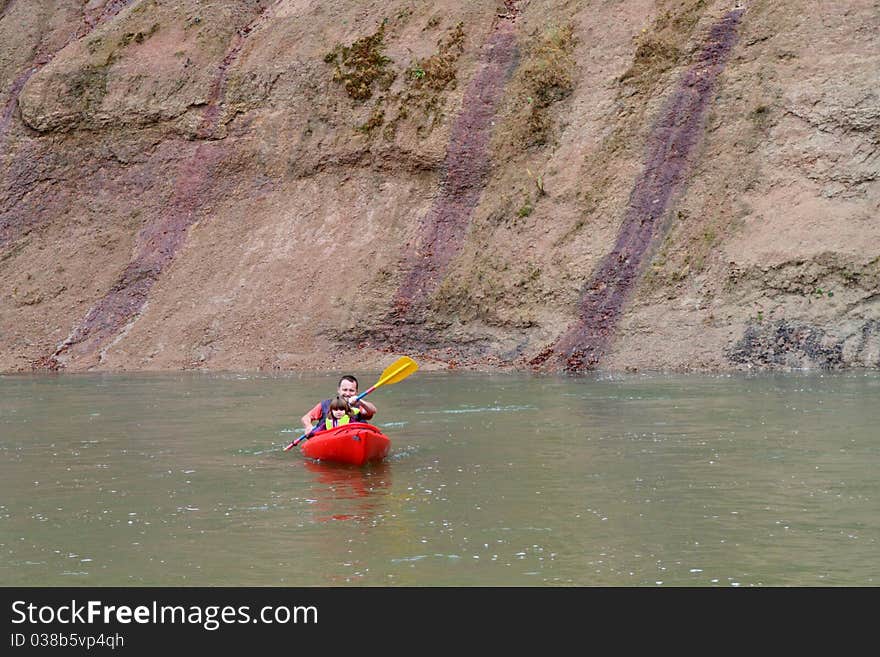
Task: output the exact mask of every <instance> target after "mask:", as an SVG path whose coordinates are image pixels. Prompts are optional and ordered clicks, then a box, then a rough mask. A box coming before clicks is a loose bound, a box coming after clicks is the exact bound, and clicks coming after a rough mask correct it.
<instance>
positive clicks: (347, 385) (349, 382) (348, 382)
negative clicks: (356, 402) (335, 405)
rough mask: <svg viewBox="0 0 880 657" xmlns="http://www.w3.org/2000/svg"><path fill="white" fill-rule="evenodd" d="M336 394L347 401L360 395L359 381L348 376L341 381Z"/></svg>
mask: <svg viewBox="0 0 880 657" xmlns="http://www.w3.org/2000/svg"><path fill="white" fill-rule="evenodd" d="M336 394H337V395H339V396H340V397H344V398H345V399H349V398H351V397H355V396H356V395H357V394H358V380H357V379H356V378H355V377H353V376H352V375H351V374H346V375H345V376H343V377H342V378H341V379H339V385H338V386H337V387H336Z"/></svg>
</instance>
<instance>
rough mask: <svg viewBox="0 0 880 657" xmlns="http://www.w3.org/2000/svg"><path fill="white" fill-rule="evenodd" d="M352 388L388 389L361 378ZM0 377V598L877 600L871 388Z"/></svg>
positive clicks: (721, 379)
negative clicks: (330, 405) (661, 596)
mask: <svg viewBox="0 0 880 657" xmlns="http://www.w3.org/2000/svg"><path fill="white" fill-rule="evenodd" d="M360 378H361V388H362V389H366V387H367V386H368V385H370V384H372V383H374V382H375V380H376V379H377V378H378V375H377V374H375V373H366V374H362V375H360ZM335 384H336V377H335V376H329V375H328V376H325V375H302V376H298V375H286V376H285V375H259V374H231V373H230V374H211V375H204V374H189V373H187V374H162V375H130V376H129V375H112V376H111V375H66V376H0V468H2V470H0V585H3V586H40V585H47V586H70V585H73V586H77V585H89V586H110V585H113V586H146V585H156V586H177V585H182V586H191V585H192V586H194V585H212V586H213V585H232V586H244V585H257V586H260V585H273V586H449V585H465V586H471V585H482V586H571V585H575V586H600V585H601V586H651V587H654V586H684V585H686V586H725V587H727V586H843V585H847V586H876V585H878V583H880V490H878V488H880V486H878V482H877V473H878V472H880V436H878V434H880V432H878V427H880V403H878V401H880V374H878V373H876V372H867V373H865V372H860V373H845V374H824V375H823V374H789V375H762V376H744V375H743V376H696V375H693V376H668V375H659V374H658V375H625V376H602V375H596V376H593V377H585V378H578V379H572V378H555V377H550V378H544V377H531V376H525V375H523V376H518V375H482V374H457V373H431V372H422V371H419V372H417V373H416V374H414V375H412V376H411V377H409V378H408V379H406V380H405V381H402V382H400V383H397V384H394V385H389V386H384V387H381V388H379V389H378V390H376V391H375V392H374V393H373V394H372V395H371V397H370V400H371V401H373V402H374V403H376V405H377V406H378V407H379V414H378V415H377V416H376V418H375V423H376V424H377V425H378V426H380V427H382V428H383V429H384V431H385V432H386V433H387V434H388V435H389V437H390V438H391V439H392V452H391V455H390V457H389V458H388V459H387V460H386V462H384V463H382V464H380V465H374V466H372V467H366V468H363V469H358V468H351V467H346V466H335V465H330V464H320V463H313V462H309V461H306V460H305V459H303V457H302V456H301V455H300V454H299V453H298V450H292V451H290V452H283V451H282V447H283V446H284V445H285V444H287V443H288V442H289V441H290V440H291V439H292V438H294V437H296V436H297V435H299V433H300V431H299V428H300V424H299V420H298V418H299V417H300V416H301V415H302V414H303V413H305V412H306V411H307V410H308V409H309V408H310V407H311V406H312V405H313V404H314V403H315V402H317V401H318V400H319V399H321V398H322V397H326V396H328V395H329V394H330V393H331V392H332V391H333V389H334V388H335Z"/></svg>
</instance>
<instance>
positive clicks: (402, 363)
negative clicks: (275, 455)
mask: <svg viewBox="0 0 880 657" xmlns="http://www.w3.org/2000/svg"><path fill="white" fill-rule="evenodd" d="M417 369H419V366H418V364H417V363H416V361H414V360H413V359H412V358H410V357H409V356H401V357H400V358H398V359H397V360H396V361H394V362H393V363H391V365H389V366H388V367H386V368H385V369H384V370H383V371H382V376H380V377H379V380H378V381H376V383H375V384H374V385H372V386H370V387H369V388H368V389H367V390H364V391H363V392H362V393H361V394H359V395H358V396H357V397H355V398H354V400H352V402H351V403H352V404H355V403H357V402H359V401H360V400H361V399H363V398H364V397H366V396H367V395H369V394H370V393H371V392H373V391H374V390H375V389H376V388H378V387H379V386H384V385H385V384H387V383H399V382H400V381H403V380H404V379H405V378H406V377H408V376H409V375H410V374H412V373H413V372H415V371H416V370H417ZM318 426H321V425H320V424H319V425H318ZM315 428H316V429H317V426H316V427H315ZM314 431H315V429H312V430H311V431H310V432H308V433H304V434H303V435H301V436H300V437H299V438H297V439H296V440H293V441H291V443H290V444H289V445H288V446H287V447H285V448H284V451H285V452H286V451H288V450H290V449H292V448H294V447H296V446H297V445H299V444H300V442H302V441H303V440H304V439H305V438H307V437H308V436H311V435H312V433H314Z"/></svg>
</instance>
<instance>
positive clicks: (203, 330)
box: [0, 0, 880, 372]
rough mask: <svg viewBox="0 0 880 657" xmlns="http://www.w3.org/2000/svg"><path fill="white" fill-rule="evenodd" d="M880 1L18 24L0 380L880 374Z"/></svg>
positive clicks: (13, 3)
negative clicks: (162, 374)
mask: <svg viewBox="0 0 880 657" xmlns="http://www.w3.org/2000/svg"><path fill="white" fill-rule="evenodd" d="M878 71H880V11H878V6H877V4H876V1H875V0H844V1H842V2H836V3H814V2H807V1H806V0H803V1H794V0H791V1H783V2H770V1H769V0H765V1H760V0H756V1H755V2H743V3H735V2H713V1H710V0H678V1H674V0H657V1H648V0H627V1H618V0H605V1H601V0H600V1H595V2H586V1H583V0H581V1H576V0H570V1H568V2H550V1H549V0H548V1H542V0H530V1H526V0H520V1H516V2H514V1H506V2H505V1H491V2H488V1H487V2H482V1H481V2H453V1H447V0H440V1H439V2H433V3H412V2H391V1H374V2H359V3H349V2H334V1H323V2H318V1H317V0H314V1H312V0H248V1H233V0H217V1H215V2H212V3H204V2H197V1H196V0H177V1H171V0H90V1H89V2H86V3H83V2H80V1H78V0H58V1H53V2H49V1H48V0H28V1H27V2H25V1H24V0H6V1H5V2H0V112H2V113H0V146H2V149H0V281H2V283H0V371H31V370H32V369H38V370H50V371H56V370H64V371H82V370H91V369H99V370H162V369H181V368H183V369H187V368H196V369H266V370H271V369H275V370H278V369H282V370H284V369H301V368H307V369H339V368H346V369H351V368H352V367H354V368H357V369H361V368H363V369H369V368H381V367H383V366H384V365H385V364H387V363H388V362H390V360H391V359H392V358H393V357H394V356H395V355H398V354H402V353H406V354H408V355H411V356H413V357H414V358H416V359H417V360H419V361H420V363H422V364H423V367H426V368H446V367H465V368H480V369H493V368H517V369H529V370H532V369H534V370H538V371H551V372H554V371H569V372H583V371H588V370H590V369H594V368H599V369H608V370H625V369H630V370H632V369H639V370H643V369H665V370H693V369H697V370H717V371H723V370H735V369H748V368H783V369H784V368H792V367H794V368H800V367H809V368H846V367H872V368H873V367H878V365H880V303H878V298H880V297H878V289H880V223H878V221H877V217H878V214H880V213H878V209H880V208H878V206H880V186H878V183H877V176H878V167H880V158H878V154H880V146H878V144H880V102H878V91H877V89H878V88H880V85H878V82H880V80H878V78H880V73H878Z"/></svg>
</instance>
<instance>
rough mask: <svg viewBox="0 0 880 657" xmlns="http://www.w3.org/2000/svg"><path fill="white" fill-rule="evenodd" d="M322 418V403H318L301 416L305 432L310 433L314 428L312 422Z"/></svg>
mask: <svg viewBox="0 0 880 657" xmlns="http://www.w3.org/2000/svg"><path fill="white" fill-rule="evenodd" d="M320 419H321V404H320V403H318V404H316V405H315V406H314V407H313V408H312V410H310V411H309V412H308V413H306V414H305V415H303V416H302V417H301V418H300V421H301V422H302V425H303V431H305V433H309V432H310V431H311V430H312V422H317V421H318V420H320Z"/></svg>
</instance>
